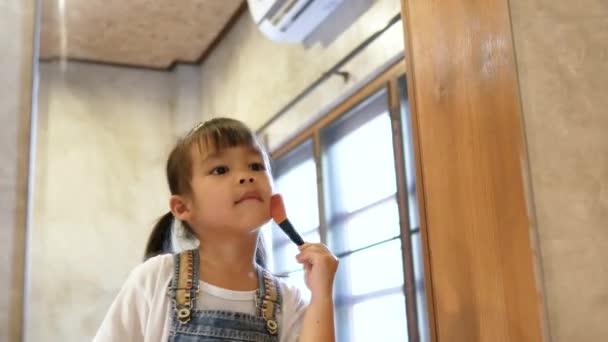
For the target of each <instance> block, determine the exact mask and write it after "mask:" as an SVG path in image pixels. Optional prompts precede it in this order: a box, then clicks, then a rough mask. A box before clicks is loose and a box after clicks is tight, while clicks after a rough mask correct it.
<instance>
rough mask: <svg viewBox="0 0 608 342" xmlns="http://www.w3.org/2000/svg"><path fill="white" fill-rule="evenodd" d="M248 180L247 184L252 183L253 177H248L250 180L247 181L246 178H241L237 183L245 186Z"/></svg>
mask: <svg viewBox="0 0 608 342" xmlns="http://www.w3.org/2000/svg"><path fill="white" fill-rule="evenodd" d="M248 180H249V183H253V182H254V181H255V179H254V178H253V177H250V178H248V179H247V178H241V179H240V180H239V183H241V184H245V183H246V182H247V181H248Z"/></svg>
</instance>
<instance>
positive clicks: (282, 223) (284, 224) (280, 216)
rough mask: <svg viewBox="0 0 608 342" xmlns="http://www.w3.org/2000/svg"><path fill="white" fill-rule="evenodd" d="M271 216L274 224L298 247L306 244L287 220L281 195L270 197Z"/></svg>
mask: <svg viewBox="0 0 608 342" xmlns="http://www.w3.org/2000/svg"><path fill="white" fill-rule="evenodd" d="M270 216H272V219H273V220H274V222H276V223H277V224H278V225H279V227H281V229H282V230H283V231H284V232H285V234H287V236H289V238H290V239H291V241H293V243H295V244H296V245H298V246H301V245H303V244H304V240H302V237H301V236H300V234H298V232H296V230H295V229H294V228H293V226H292V225H291V222H289V220H288V219H287V213H286V212H285V205H284V204H283V197H281V195H279V194H274V195H272V196H271V197H270Z"/></svg>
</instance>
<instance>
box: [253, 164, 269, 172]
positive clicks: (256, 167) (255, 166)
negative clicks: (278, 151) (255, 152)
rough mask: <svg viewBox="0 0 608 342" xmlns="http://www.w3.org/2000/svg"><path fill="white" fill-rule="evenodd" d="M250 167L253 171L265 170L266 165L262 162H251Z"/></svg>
mask: <svg viewBox="0 0 608 342" xmlns="http://www.w3.org/2000/svg"><path fill="white" fill-rule="evenodd" d="M249 169H250V170H252V171H264V170H266V167H265V166H264V164H262V163H251V164H249Z"/></svg>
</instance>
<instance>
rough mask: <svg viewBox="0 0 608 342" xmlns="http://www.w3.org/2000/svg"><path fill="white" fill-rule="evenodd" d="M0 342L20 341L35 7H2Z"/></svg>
mask: <svg viewBox="0 0 608 342" xmlns="http://www.w3.org/2000/svg"><path fill="white" fill-rule="evenodd" d="M0 23H1V24H0V27H1V29H0V51H2V53H0V220H2V221H1V222H0V288H1V289H2V291H0V342H3V341H19V340H20V333H21V317H22V303H23V275H24V255H25V251H24V245H25V226H26V215H27V209H26V207H27V181H28V163H29V148H30V143H29V138H30V137H29V136H30V134H29V132H30V113H31V93H32V70H33V63H32V60H33V51H34V49H33V48H34V1H29V0H27V1H26V0H8V1H1V2H0Z"/></svg>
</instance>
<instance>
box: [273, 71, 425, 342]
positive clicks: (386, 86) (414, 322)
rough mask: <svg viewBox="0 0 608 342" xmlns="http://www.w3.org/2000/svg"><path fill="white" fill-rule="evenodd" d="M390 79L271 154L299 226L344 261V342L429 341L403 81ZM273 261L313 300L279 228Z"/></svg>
mask: <svg viewBox="0 0 608 342" xmlns="http://www.w3.org/2000/svg"><path fill="white" fill-rule="evenodd" d="M381 77H382V76H381ZM385 77H387V78H389V79H390V78H392V79H393V81H392V82H385V83H382V84H381V86H377V87H376V89H366V90H362V91H361V93H358V94H355V95H353V98H357V99H356V100H353V101H351V102H352V103H353V104H352V105H350V106H345V107H346V108H348V109H347V110H344V109H342V110H341V111H340V110H338V109H336V110H335V111H330V112H329V113H328V114H327V116H328V117H330V118H329V119H327V118H325V120H324V119H321V120H319V121H318V122H317V123H314V124H312V125H311V126H310V127H309V128H308V129H307V130H306V131H304V132H303V133H302V134H300V135H298V136H296V137H295V138H294V141H292V142H288V143H287V144H286V145H287V146H289V147H288V148H286V149H284V150H283V151H281V148H279V151H280V152H279V153H278V156H277V155H276V153H275V154H273V157H275V172H274V173H275V179H276V184H275V185H276V190H277V191H278V192H281V193H282V194H283V197H284V198H285V204H286V208H287V209H288V216H289V217H290V219H291V221H292V222H293V224H294V226H295V227H296V229H297V230H298V231H299V232H300V234H301V235H302V236H303V237H304V239H305V240H308V241H322V242H323V243H325V244H327V245H328V246H329V248H330V249H331V250H332V251H333V252H334V253H335V254H336V255H337V256H338V257H339V258H340V267H339V269H338V273H337V275H336V282H335V288H334V300H335V315H336V317H335V319H336V328H337V331H336V332H337V338H338V341H341V342H342V341H344V342H347V341H348V342H350V341H374V340H377V341H409V340H412V341H414V340H420V341H428V327H427V324H428V323H427V320H426V314H427V311H426V303H425V298H424V282H423V280H424V272H423V269H422V252H421V248H420V246H421V243H420V232H419V228H418V221H419V220H418V216H417V215H418V212H417V210H418V209H417V203H416V187H415V184H416V182H415V172H414V164H413V157H412V150H413V149H412V143H411V134H410V132H411V129H410V127H409V111H408V108H407V106H408V103H407V97H406V91H405V88H404V87H405V78H404V77H401V78H400V79H397V78H395V76H392V75H388V76H385ZM391 87H394V88H391ZM397 87H399V89H398V90H396V88H397ZM390 94H402V96H400V97H399V98H398V99H395V98H394V96H392V97H391V95H390ZM346 101H349V100H346ZM391 104H393V105H391ZM337 108H339V107H337ZM395 147H398V148H395ZM396 151H397V153H396ZM398 184H402V186H401V188H403V189H400V187H399V186H398ZM272 253H273V255H274V257H273V266H274V269H273V271H274V272H275V273H278V274H284V275H286V276H287V281H288V282H291V283H292V284H294V285H296V286H298V287H300V289H301V290H302V291H303V293H304V294H305V296H309V293H308V290H307V289H306V287H305V285H304V280H303V276H302V273H303V271H302V269H301V266H300V265H299V264H297V263H296V262H295V258H294V256H295V254H297V248H296V246H295V245H294V244H293V243H291V242H290V240H289V239H288V238H287V237H286V236H285V235H284V234H283V233H282V231H280V229H279V228H276V229H273V230H272ZM378 327H382V329H378ZM387 327H388V328H387Z"/></svg>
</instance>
